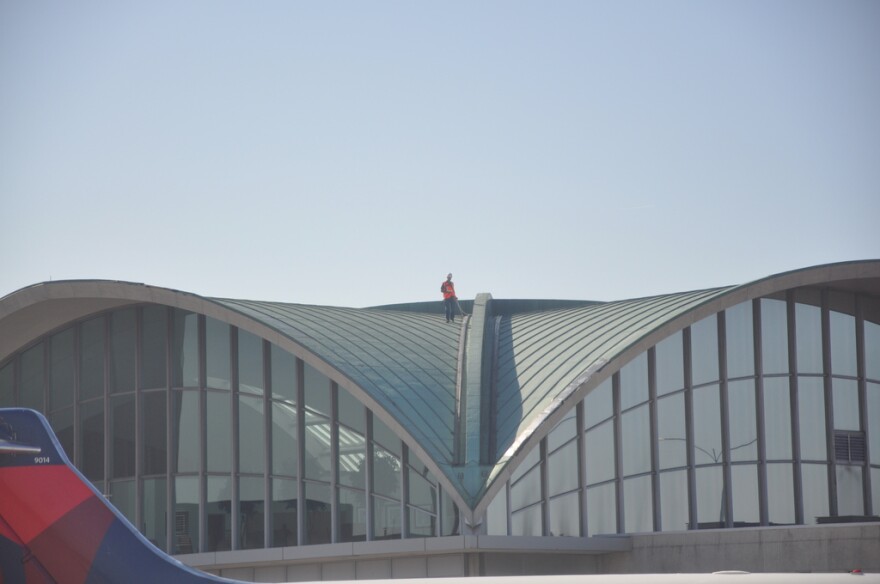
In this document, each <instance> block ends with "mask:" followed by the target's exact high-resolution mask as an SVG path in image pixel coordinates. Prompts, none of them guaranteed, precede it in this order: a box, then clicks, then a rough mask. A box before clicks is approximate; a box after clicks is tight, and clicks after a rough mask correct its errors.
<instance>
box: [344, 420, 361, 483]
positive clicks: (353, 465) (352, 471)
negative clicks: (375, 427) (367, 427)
mask: <svg viewBox="0 0 880 584" xmlns="http://www.w3.org/2000/svg"><path fill="white" fill-rule="evenodd" d="M366 459H367V442H366V439H365V438H364V437H363V436H362V435H360V434H358V433H357V432H354V431H352V430H349V429H348V428H346V427H345V426H341V427H340V428H339V483H340V484H342V485H346V486H349V487H355V488H356V489H366V488H367V478H366V477H367V469H366V468H365V465H366V462H365V461H366Z"/></svg>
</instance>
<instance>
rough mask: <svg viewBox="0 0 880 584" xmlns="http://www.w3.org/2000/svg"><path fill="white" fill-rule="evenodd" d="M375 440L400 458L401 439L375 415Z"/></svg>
mask: <svg viewBox="0 0 880 584" xmlns="http://www.w3.org/2000/svg"><path fill="white" fill-rule="evenodd" d="M373 440H374V441H376V442H377V443H378V444H381V445H382V446H383V447H385V448H387V449H388V450H389V451H390V452H393V453H394V454H395V455H396V456H400V452H401V451H400V438H398V437H397V434H395V433H394V432H392V431H391V429H390V428H389V427H388V426H386V425H385V424H384V423H383V422H382V420H380V419H379V418H377V417H376V416H375V415H374V416H373Z"/></svg>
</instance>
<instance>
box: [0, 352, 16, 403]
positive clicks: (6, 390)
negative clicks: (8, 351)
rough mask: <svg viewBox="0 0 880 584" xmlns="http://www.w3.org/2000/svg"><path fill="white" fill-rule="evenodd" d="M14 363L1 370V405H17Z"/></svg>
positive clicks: (11, 362)
mask: <svg viewBox="0 0 880 584" xmlns="http://www.w3.org/2000/svg"><path fill="white" fill-rule="evenodd" d="M13 365H14V362H13V361H10V362H9V363H7V364H6V366H5V367H3V368H2V369H0V405H2V406H13V405H15V376H14V374H15V371H14V369H13Z"/></svg>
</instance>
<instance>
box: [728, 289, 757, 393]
mask: <svg viewBox="0 0 880 584" xmlns="http://www.w3.org/2000/svg"><path fill="white" fill-rule="evenodd" d="M724 317H725V320H724V327H725V329H726V331H727V335H726V336H727V376H728V377H729V378H735V377H746V376H748V375H754V374H755V348H754V345H755V338H754V334H753V332H752V302H751V300H750V301H748V302H743V303H741V304H737V305H736V306H734V307H732V308H728V309H727V310H725V311H724Z"/></svg>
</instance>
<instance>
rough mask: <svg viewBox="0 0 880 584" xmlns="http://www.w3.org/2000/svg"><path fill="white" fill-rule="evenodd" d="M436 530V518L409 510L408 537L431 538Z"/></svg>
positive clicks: (422, 512)
mask: <svg viewBox="0 0 880 584" xmlns="http://www.w3.org/2000/svg"><path fill="white" fill-rule="evenodd" d="M436 529H437V516H436V515H431V514H430V513H425V512H424V511H419V510H418V509H410V510H409V533H408V534H407V535H408V536H410V537H433V536H434V535H435V534H436Z"/></svg>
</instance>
